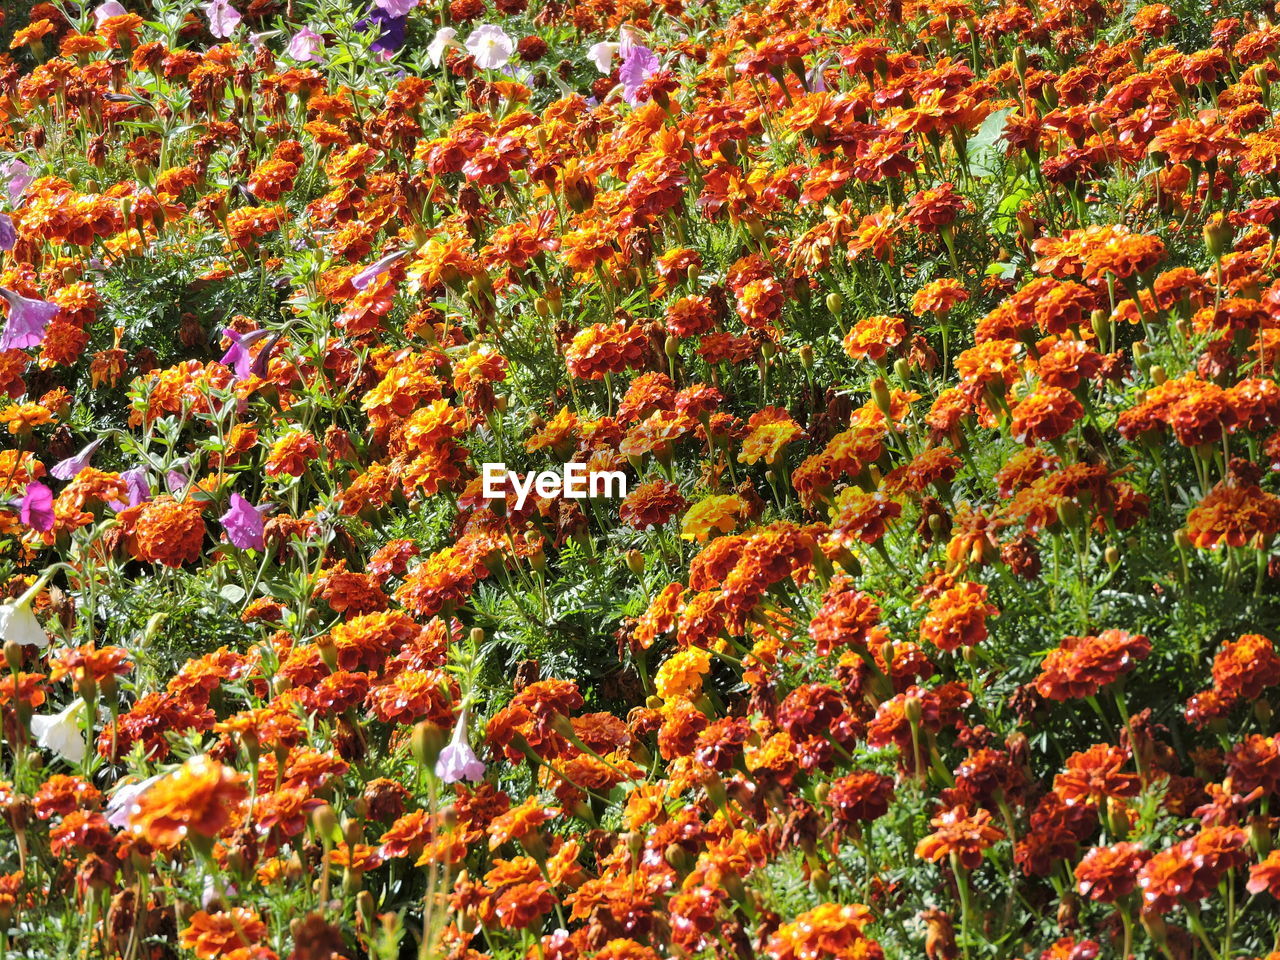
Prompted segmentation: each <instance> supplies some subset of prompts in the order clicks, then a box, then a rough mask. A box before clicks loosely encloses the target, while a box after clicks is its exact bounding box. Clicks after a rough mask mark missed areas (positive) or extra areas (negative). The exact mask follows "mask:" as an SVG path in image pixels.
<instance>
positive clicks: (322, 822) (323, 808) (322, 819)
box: [311, 803, 341, 843]
mask: <svg viewBox="0 0 1280 960" xmlns="http://www.w3.org/2000/svg"><path fill="white" fill-rule="evenodd" d="M311 826H312V827H313V828H314V829H315V831H316V833H317V834H318V835H319V837H320V839H321V840H322V841H324V842H326V843H330V842H332V841H333V840H334V838H335V836H341V834H340V833H339V832H338V815H337V814H336V813H334V812H333V807H331V806H329V804H327V803H322V804H320V806H318V807H316V808H315V809H314V810H312V811H311Z"/></svg>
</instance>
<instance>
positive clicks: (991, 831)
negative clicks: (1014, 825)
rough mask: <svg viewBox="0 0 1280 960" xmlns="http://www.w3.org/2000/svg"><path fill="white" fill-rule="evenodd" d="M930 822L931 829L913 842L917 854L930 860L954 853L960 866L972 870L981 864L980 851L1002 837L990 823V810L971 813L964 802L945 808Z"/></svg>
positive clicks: (933, 861) (997, 828)
mask: <svg viewBox="0 0 1280 960" xmlns="http://www.w3.org/2000/svg"><path fill="white" fill-rule="evenodd" d="M929 823H930V825H931V826H932V827H933V828H934V831H933V833H931V834H929V835H928V836H927V837H925V838H924V839H923V840H921V841H920V842H919V843H918V844H916V856H917V857H919V858H920V859H922V860H928V861H930V862H931V863H937V862H938V861H939V860H942V859H943V858H945V857H950V856H954V857H955V858H956V861H957V862H958V863H959V864H960V866H962V867H964V868H965V869H966V870H973V869H976V868H977V867H978V866H980V865H981V864H982V854H983V851H984V850H986V849H987V848H988V847H990V846H991V845H992V844H995V843H997V842H999V841H1000V840H1003V839H1004V831H1003V830H1001V829H1000V828H999V827H995V826H992V825H991V813H990V811H988V810H982V809H979V810H978V811H976V812H974V813H970V812H969V808H968V806H966V805H965V804H958V805H956V806H954V807H951V808H950V809H947V810H944V811H943V812H942V813H940V814H938V816H936V817H934V818H933V819H932V820H930V821H929Z"/></svg>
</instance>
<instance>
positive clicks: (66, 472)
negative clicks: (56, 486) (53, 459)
mask: <svg viewBox="0 0 1280 960" xmlns="http://www.w3.org/2000/svg"><path fill="white" fill-rule="evenodd" d="M100 446H102V438H101V437H99V438H98V439H97V440H91V441H90V442H89V443H86V444H85V445H84V446H83V447H82V448H81V449H80V452H79V453H77V454H76V455H75V456H74V457H67V459H65V460H59V461H58V462H57V463H55V464H54V465H53V469H51V470H50V471H49V474H50V476H52V477H54V478H55V479H57V480H71V479H72V478H74V477H75V475H76V474H78V473H79V472H80V471H81V470H83V469H84V468H85V467H87V466H88V465H89V461H91V460H92V459H93V455H94V453H95V452H96V451H97V449H98V448H99V447H100Z"/></svg>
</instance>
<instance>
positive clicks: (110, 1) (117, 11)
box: [93, 0, 129, 29]
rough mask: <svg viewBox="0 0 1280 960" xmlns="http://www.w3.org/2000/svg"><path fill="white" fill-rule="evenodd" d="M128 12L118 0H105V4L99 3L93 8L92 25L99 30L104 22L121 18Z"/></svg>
mask: <svg viewBox="0 0 1280 960" xmlns="http://www.w3.org/2000/svg"><path fill="white" fill-rule="evenodd" d="M128 12H129V11H128V10H126V9H125V8H124V7H123V6H121V5H120V3H119V2H118V0H106V2H105V3H100V4H98V5H97V6H96V7H94V8H93V25H94V26H95V27H97V28H99V29H100V28H101V27H102V23H103V21H104V20H110V19H111V18H112V17H122V16H124V15H125V14H126V13H128Z"/></svg>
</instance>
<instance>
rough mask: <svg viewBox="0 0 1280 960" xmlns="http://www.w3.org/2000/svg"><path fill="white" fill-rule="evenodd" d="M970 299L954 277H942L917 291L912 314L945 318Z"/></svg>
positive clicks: (912, 303)
mask: <svg viewBox="0 0 1280 960" xmlns="http://www.w3.org/2000/svg"><path fill="white" fill-rule="evenodd" d="M968 299H969V291H968V290H966V289H965V288H964V284H962V283H961V282H960V281H959V280H956V279H954V278H952V277H941V278H939V279H937V280H931V281H929V282H928V283H926V284H925V285H924V286H923V287H921V288H920V289H919V290H917V291H916V293H915V296H913V297H912V298H911V312H912V313H914V314H915V315H916V316H917V317H922V316H924V315H925V314H926V313H932V314H936V315H937V316H939V317H945V316H946V315H947V314H948V313H950V312H951V309H952V308H953V307H954V306H956V304H959V303H964V302H965V301H966V300H968ZM846 349H848V348H847V347H846Z"/></svg>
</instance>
